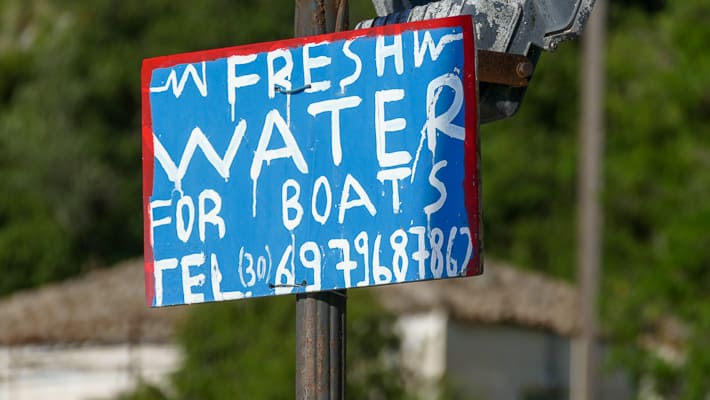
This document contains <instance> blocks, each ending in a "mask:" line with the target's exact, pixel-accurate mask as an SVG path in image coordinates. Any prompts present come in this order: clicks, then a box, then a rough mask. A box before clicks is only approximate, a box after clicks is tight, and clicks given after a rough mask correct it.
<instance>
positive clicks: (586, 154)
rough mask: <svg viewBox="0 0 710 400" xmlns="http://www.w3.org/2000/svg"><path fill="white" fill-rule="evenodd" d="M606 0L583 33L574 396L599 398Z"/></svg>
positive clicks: (575, 398) (587, 399)
mask: <svg viewBox="0 0 710 400" xmlns="http://www.w3.org/2000/svg"><path fill="white" fill-rule="evenodd" d="M605 21H606V0H597V1H596V4H595V6H594V11H593V12H592V16H591V18H590V20H589V24H588V25H587V30H586V32H585V36H584V40H583V43H582V46H583V59H582V99H581V100H582V102H581V115H582V121H581V127H580V137H579V164H578V165H579V167H578V169H579V177H578V182H579V186H578V191H577V193H578V213H579V214H578V232H577V280H578V282H579V283H578V284H579V287H580V309H579V316H580V321H579V332H578V336H577V337H576V338H574V341H573V344H572V352H571V357H572V359H571V367H572V371H571V385H570V386H571V393H570V399H572V400H593V399H597V398H600V397H599V385H598V383H599V376H598V374H599V372H598V370H599V368H598V363H599V360H598V347H597V331H598V322H597V299H598V292H599V276H600V272H599V269H600V267H599V266H600V260H601V216H602V212H601V205H600V192H601V190H600V188H601V180H602V179H601V165H602V148H603V142H604V140H603V138H604V126H603V125H604V111H603V106H604V82H605V80H604V42H605V29H606V26H605V25H606V23H605Z"/></svg>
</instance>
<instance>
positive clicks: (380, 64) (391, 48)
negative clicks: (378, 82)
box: [375, 35, 404, 76]
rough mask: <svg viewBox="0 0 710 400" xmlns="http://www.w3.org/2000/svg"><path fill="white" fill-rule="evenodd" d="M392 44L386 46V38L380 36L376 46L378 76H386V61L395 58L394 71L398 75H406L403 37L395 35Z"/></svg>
mask: <svg viewBox="0 0 710 400" xmlns="http://www.w3.org/2000/svg"><path fill="white" fill-rule="evenodd" d="M392 40H393V42H392V44H385V36H382V35H379V36H377V39H376V44H375V66H376V67H377V76H382V75H384V74H385V60H386V59H387V58H388V57H394V69H395V71H397V75H402V73H404V57H403V55H402V35H393V36H392Z"/></svg>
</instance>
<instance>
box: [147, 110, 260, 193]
mask: <svg viewBox="0 0 710 400" xmlns="http://www.w3.org/2000/svg"><path fill="white" fill-rule="evenodd" d="M246 129H247V123H246V121H244V120H240V121H239V123H238V124H237V126H236V127H234V132H232V138H231V140H230V141H229V145H227V150H226V151H225V152H224V157H220V156H219V155H217V152H216V151H215V149H214V147H212V144H211V143H210V141H209V139H207V136H205V134H204V132H202V129H200V128H199V127H195V128H194V129H193V130H192V132H191V133H190V137H189V138H188V139H187V144H186V145H185V149H184V150H183V152H182V156H181V157H180V164H179V165H175V162H174V161H173V159H172V158H171V157H170V154H168V151H167V150H166V149H165V147H163V144H162V143H161V142H160V140H159V139H158V137H157V136H156V135H155V134H153V147H154V151H155V159H156V160H158V163H159V164H160V166H161V167H163V170H164V171H165V173H166V175H167V176H168V179H169V180H170V182H173V184H174V185H175V190H177V191H178V192H179V191H182V179H183V178H184V177H185V174H186V173H187V168H188V167H189V166H190V161H191V160H192V157H193V155H194V154H195V150H197V148H198V147H199V148H200V149H201V150H202V153H203V154H204V155H205V158H207V161H209V163H210V164H212V166H213V167H214V169H215V171H217V173H218V174H219V175H220V176H221V177H222V178H224V179H225V180H227V179H229V170H230V168H231V167H232V162H233V161H234V157H235V156H236V154H237V150H239V145H241V143H242V138H243V137H244V132H246Z"/></svg>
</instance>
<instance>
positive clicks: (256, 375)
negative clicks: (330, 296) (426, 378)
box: [119, 290, 406, 400]
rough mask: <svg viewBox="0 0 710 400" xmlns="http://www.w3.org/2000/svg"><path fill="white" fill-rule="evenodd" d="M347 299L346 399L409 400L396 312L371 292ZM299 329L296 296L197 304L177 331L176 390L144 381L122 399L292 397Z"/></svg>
mask: <svg viewBox="0 0 710 400" xmlns="http://www.w3.org/2000/svg"><path fill="white" fill-rule="evenodd" d="M348 297H349V299H348V300H349V301H348V310H347V313H348V318H347V319H348V327H347V338H348V341H347V345H348V348H347V367H346V371H347V376H346V381H347V385H346V392H347V398H349V399H353V400H358V399H363V400H364V399H373V400H375V399H403V398H405V397H406V393H405V390H404V387H403V385H402V380H401V376H400V375H399V370H398V368H397V363H396V362H395V360H396V358H395V354H396V353H395V352H396V350H397V349H398V348H399V340H398V338H397V336H396V335H395V333H394V330H393V329H394V327H393V319H392V317H391V316H389V315H388V314H387V313H385V312H384V311H383V310H382V309H381V307H379V306H378V305H377V303H375V302H374V300H373V299H372V298H370V297H369V295H368V293H367V292H365V291H362V290H350V291H349V292H348ZM295 328H296V320H295V299H294V297H293V296H280V297H274V298H261V299H252V300H248V301H236V302H225V303H213V304H203V305H198V306H193V309H191V312H190V317H189V318H188V320H187V321H186V323H185V324H184V325H183V326H182V327H181V328H180V332H179V338H178V341H179V343H180V344H181V346H182V348H183V349H184V350H185V361H184V364H183V365H182V367H181V368H180V370H179V371H178V372H177V373H176V374H175V375H174V376H173V380H172V382H173V386H174V391H175V394H174V395H171V396H166V395H165V394H164V393H161V392H160V391H159V390H157V389H156V388H153V387H149V386H141V387H139V388H138V389H137V390H136V391H134V392H132V393H129V394H126V395H124V397H121V398H119V400H162V399H176V400H178V399H180V400H182V399H184V400H189V399H210V400H219V399H230V400H231V399H234V398H245V399H287V398H293V396H294V391H295V376H296V369H295Z"/></svg>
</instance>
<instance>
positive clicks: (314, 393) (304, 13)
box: [294, 0, 348, 400]
mask: <svg viewBox="0 0 710 400" xmlns="http://www.w3.org/2000/svg"><path fill="white" fill-rule="evenodd" d="M295 7H296V9H295V18H294V34H295V36H297V37H299V36H308V35H317V34H322V33H327V32H334V31H336V30H345V29H347V28H348V24H347V21H348V3H347V0H296V1H295ZM345 309H346V292H345V290H336V291H330V292H320V293H305V294H299V295H296V399H297V400H324V399H343V398H345Z"/></svg>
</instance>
